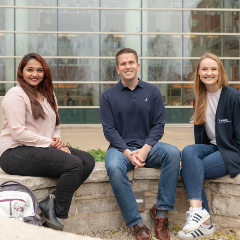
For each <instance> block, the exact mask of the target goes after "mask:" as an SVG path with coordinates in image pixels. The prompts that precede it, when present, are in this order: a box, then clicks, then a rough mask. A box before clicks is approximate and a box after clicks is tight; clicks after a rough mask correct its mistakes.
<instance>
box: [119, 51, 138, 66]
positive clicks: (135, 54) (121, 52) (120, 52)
mask: <svg viewBox="0 0 240 240" xmlns="http://www.w3.org/2000/svg"><path fill="white" fill-rule="evenodd" d="M124 53H133V54H134V56H135V58H136V61H137V63H138V55H137V52H136V51H135V50H133V49H131V48H123V49H122V50H120V51H119V52H118V53H117V54H116V56H115V60H116V64H117V66H118V57H119V56H120V55H122V54H124Z"/></svg>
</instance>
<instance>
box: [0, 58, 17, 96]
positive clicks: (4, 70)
mask: <svg viewBox="0 0 240 240" xmlns="http://www.w3.org/2000/svg"><path fill="white" fill-rule="evenodd" d="M0 73H1V74H0V81H14V79H15V78H14V59H13V58H0ZM13 86H14V84H13V83H0V96H4V95H5V94H6V92H7V91H8V90H9V89H10V88H11V87H13Z"/></svg>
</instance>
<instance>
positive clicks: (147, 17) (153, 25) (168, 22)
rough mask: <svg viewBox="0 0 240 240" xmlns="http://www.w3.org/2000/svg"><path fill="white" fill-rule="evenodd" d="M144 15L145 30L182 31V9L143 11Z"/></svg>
mask: <svg viewBox="0 0 240 240" xmlns="http://www.w3.org/2000/svg"><path fill="white" fill-rule="evenodd" d="M142 16H143V18H142V22H143V32H181V31H182V12H180V11H172V12H170V11H142ZM145 27H146V29H145Z"/></svg>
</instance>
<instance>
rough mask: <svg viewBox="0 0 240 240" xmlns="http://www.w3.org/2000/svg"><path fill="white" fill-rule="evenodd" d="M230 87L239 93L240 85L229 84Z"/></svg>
mask: <svg viewBox="0 0 240 240" xmlns="http://www.w3.org/2000/svg"><path fill="white" fill-rule="evenodd" d="M229 86H230V87H232V88H236V89H237V90H238V91H239V92H240V84H229Z"/></svg>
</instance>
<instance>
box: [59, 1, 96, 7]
mask: <svg viewBox="0 0 240 240" xmlns="http://www.w3.org/2000/svg"><path fill="white" fill-rule="evenodd" d="M58 5H59V6H60V7H99V0H61V1H58Z"/></svg>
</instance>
